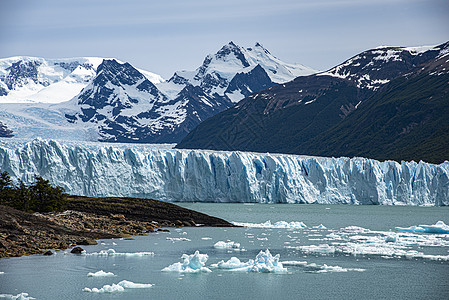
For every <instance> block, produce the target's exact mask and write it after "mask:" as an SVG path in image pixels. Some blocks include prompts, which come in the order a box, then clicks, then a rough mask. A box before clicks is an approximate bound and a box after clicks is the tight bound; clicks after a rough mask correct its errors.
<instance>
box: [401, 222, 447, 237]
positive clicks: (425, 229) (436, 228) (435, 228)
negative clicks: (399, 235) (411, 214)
mask: <svg viewBox="0 0 449 300" xmlns="http://www.w3.org/2000/svg"><path fill="white" fill-rule="evenodd" d="M396 230H398V231H405V232H421V233H441V234H448V233H449V225H446V224H445V223H444V222H443V221H438V222H436V223H435V224H434V225H419V226H410V227H396Z"/></svg>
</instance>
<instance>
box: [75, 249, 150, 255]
mask: <svg viewBox="0 0 449 300" xmlns="http://www.w3.org/2000/svg"><path fill="white" fill-rule="evenodd" d="M82 254H83V255H96V256H153V255H154V252H129V253H128V252H117V251H115V250H114V249H108V250H101V251H100V252H92V253H87V252H86V251H85V250H84V251H83V252H82Z"/></svg>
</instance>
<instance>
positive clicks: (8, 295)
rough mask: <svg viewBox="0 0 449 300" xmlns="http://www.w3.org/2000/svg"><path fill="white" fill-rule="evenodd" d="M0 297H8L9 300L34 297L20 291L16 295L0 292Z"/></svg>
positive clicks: (28, 299)
mask: <svg viewBox="0 0 449 300" xmlns="http://www.w3.org/2000/svg"><path fill="white" fill-rule="evenodd" d="M0 299H10V300H30V299H36V298H33V297H30V296H28V293H20V294H17V295H15V296H14V295H11V294H0Z"/></svg>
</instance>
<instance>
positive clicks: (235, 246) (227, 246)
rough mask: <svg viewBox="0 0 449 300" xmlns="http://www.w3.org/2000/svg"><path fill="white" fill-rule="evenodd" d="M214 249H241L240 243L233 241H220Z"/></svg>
mask: <svg viewBox="0 0 449 300" xmlns="http://www.w3.org/2000/svg"><path fill="white" fill-rule="evenodd" d="M214 247H215V248H217V249H238V248H240V243H236V242H233V241H227V242H223V241H218V242H216V243H215V244H214Z"/></svg>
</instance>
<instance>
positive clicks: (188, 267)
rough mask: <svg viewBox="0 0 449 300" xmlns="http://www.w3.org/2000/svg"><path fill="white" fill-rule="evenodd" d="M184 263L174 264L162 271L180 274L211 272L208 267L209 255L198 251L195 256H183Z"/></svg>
mask: <svg viewBox="0 0 449 300" xmlns="http://www.w3.org/2000/svg"><path fill="white" fill-rule="evenodd" d="M181 258H182V262H177V263H174V264H172V265H170V266H168V267H165V268H163V269H162V271H164V272H178V273H199V272H211V270H210V269H209V268H207V267H206V262H207V258H208V255H207V254H201V253H200V252H199V251H198V250H197V251H195V253H194V254H190V255H189V254H183V255H182V256H181Z"/></svg>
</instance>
